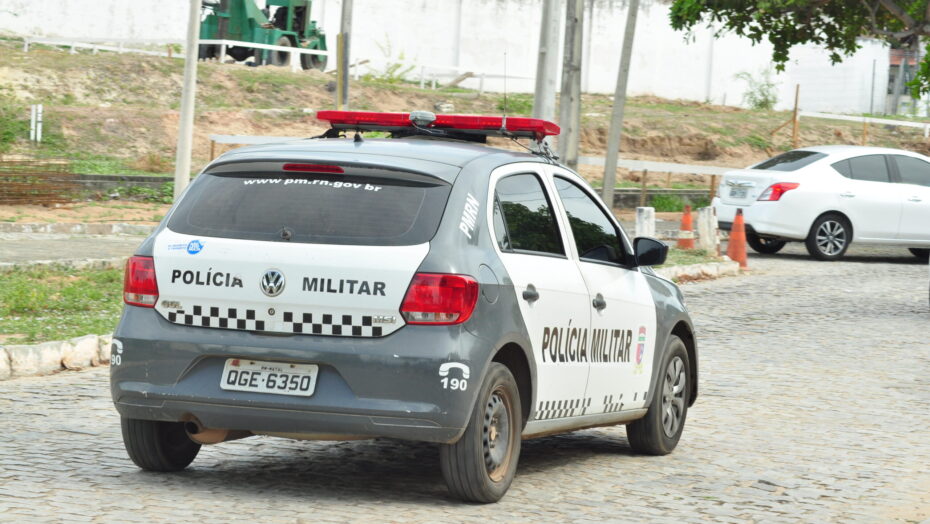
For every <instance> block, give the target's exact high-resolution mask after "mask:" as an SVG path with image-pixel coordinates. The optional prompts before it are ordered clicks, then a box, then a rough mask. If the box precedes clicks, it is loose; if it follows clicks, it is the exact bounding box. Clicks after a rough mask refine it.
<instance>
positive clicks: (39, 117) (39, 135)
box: [36, 104, 42, 142]
mask: <svg viewBox="0 0 930 524" xmlns="http://www.w3.org/2000/svg"><path fill="white" fill-rule="evenodd" d="M36 142H42V104H39V105H38V106H36Z"/></svg>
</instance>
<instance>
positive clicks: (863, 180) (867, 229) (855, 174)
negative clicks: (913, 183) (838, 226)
mask: <svg viewBox="0 0 930 524" xmlns="http://www.w3.org/2000/svg"><path fill="white" fill-rule="evenodd" d="M888 162H890V160H889V159H887V158H886V156H885V155H863V156H857V157H852V158H849V159H846V160H841V161H839V162H834V163H833V164H832V166H833V168H834V169H836V170H837V171H839V173H840V174H842V175H843V176H844V177H846V179H845V180H843V182H842V183H841V184H840V187H838V188H837V189H838V194H839V197H840V198H839V204H838V205H839V207H840V209H839V210H840V211H842V212H844V213H846V215H847V216H848V217H849V219H850V221H852V226H853V235H854V238H855V239H856V240H879V241H888V242H891V241H893V240H894V239H895V238H896V237H897V235H898V225H899V223H900V221H901V208H902V204H901V189H900V187H899V186H898V185H897V184H893V183H891V175H890V174H889V167H888Z"/></svg>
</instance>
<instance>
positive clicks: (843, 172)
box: [830, 160, 852, 178]
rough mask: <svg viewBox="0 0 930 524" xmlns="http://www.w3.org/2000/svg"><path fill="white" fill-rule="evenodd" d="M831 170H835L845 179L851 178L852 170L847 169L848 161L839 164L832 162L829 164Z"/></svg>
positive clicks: (841, 161)
mask: <svg viewBox="0 0 930 524" xmlns="http://www.w3.org/2000/svg"><path fill="white" fill-rule="evenodd" d="M830 166H831V167H833V169H836V170H837V172H839V174H841V175H843V176H844V177H846V178H852V169H850V168H849V160H840V161H839V162H834V163H832V164H830Z"/></svg>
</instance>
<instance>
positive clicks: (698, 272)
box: [653, 259, 739, 280]
mask: <svg viewBox="0 0 930 524" xmlns="http://www.w3.org/2000/svg"><path fill="white" fill-rule="evenodd" d="M653 271H655V272H656V273H657V274H658V275H660V276H662V277H663V278H667V279H669V280H676V279H681V278H682V277H684V278H686V279H688V280H698V279H714V278H720V277H725V276H732V275H739V262H736V261H735V260H729V259H727V260H724V261H723V262H711V263H709V264H691V265H688V266H670V267H666V268H659V269H654V270H653Z"/></svg>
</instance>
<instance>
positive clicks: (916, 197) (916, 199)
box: [907, 196, 924, 202]
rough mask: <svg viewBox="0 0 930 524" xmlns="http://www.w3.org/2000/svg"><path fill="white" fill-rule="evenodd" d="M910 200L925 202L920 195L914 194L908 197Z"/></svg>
mask: <svg viewBox="0 0 930 524" xmlns="http://www.w3.org/2000/svg"><path fill="white" fill-rule="evenodd" d="M907 201H908V202H923V201H924V200H923V199H922V198H920V197H918V196H912V197H911V198H908V199H907Z"/></svg>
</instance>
